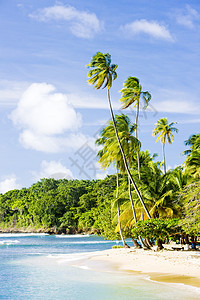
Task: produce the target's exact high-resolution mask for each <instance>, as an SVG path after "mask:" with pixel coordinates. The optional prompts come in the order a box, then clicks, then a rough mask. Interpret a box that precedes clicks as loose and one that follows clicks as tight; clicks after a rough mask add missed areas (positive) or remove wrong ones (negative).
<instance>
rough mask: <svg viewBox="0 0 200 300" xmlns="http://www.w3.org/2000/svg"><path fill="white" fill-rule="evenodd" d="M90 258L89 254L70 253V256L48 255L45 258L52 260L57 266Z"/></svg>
mask: <svg viewBox="0 0 200 300" xmlns="http://www.w3.org/2000/svg"><path fill="white" fill-rule="evenodd" d="M90 256H91V252H81V253H70V254H49V255H48V256H47V257H48V258H50V259H54V260H56V261H57V263H58V264H61V263H66V262H72V261H76V260H82V259H85V258H88V257H90Z"/></svg>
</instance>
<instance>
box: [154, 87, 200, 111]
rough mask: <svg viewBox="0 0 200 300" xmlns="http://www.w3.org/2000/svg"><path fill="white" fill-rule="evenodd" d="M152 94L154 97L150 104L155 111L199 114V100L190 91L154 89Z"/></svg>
mask: <svg viewBox="0 0 200 300" xmlns="http://www.w3.org/2000/svg"><path fill="white" fill-rule="evenodd" d="M152 95H154V97H153V98H152V101H151V105H152V106H153V108H154V111H155V112H156V111H160V112H172V113H184V114H200V104H199V101H198V99H196V97H195V95H193V96H192V95H191V93H188V92H184V91H178V90H170V89H159V90H158V89H155V91H154V92H152ZM188 99H189V100H188Z"/></svg>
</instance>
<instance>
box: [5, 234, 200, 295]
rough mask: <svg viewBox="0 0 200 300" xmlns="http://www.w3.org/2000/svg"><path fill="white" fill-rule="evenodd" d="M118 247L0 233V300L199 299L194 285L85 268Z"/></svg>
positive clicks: (96, 240) (92, 240)
mask: <svg viewBox="0 0 200 300" xmlns="http://www.w3.org/2000/svg"><path fill="white" fill-rule="evenodd" d="M115 244H116V242H115V241H105V240H104V239H103V238H101V237H97V236H77V235H76V236H75V235H72V236H63V235H61V236H58V235H57V236H56V235H54V236H51V235H33V234H29V235H27V234H0V299H26V300H27V299H70V300H75V299H80V300H86V299H87V300H90V299H95V300H98V299H102V300H104V299H120V300H123V299H148V300H157V299H161V300H164V299H168V300H169V299H172V300H174V299H181V300H185V299H200V294H198V291H197V289H195V288H192V287H191V288H190V287H187V286H184V285H175V284H174V285H173V284H172V285H170V284H163V283H157V282H152V281H150V280H148V279H147V278H144V277H142V276H138V275H130V274H127V273H120V272H114V271H108V269H106V271H103V269H99V266H98V270H95V269H97V268H95V262H94V263H93V264H94V265H93V268H92V269H91V268H90V264H89V265H87V260H86V259H85V258H87V257H89V256H90V253H91V252H94V251H101V250H105V249H110V248H111V247H112V246H113V245H115ZM80 262H81V263H80ZM97 264H98V263H97Z"/></svg>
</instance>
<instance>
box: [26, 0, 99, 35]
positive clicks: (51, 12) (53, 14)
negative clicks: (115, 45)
mask: <svg viewBox="0 0 200 300" xmlns="http://www.w3.org/2000/svg"><path fill="white" fill-rule="evenodd" d="M30 17H32V18H35V19H37V20H39V21H42V22H47V21H50V20H55V21H62V20H63V21H66V22H68V23H69V29H70V31H71V32H72V34H74V35H75V36H77V37H80V38H92V37H93V36H94V35H95V34H96V33H98V32H99V31H100V30H101V28H102V24H101V22H100V21H99V19H98V18H97V16H96V15H95V14H94V13H89V12H86V11H79V10H77V9H76V8H75V7H73V6H63V5H55V6H50V7H46V8H44V9H40V10H39V11H37V12H35V13H33V14H31V15H30Z"/></svg>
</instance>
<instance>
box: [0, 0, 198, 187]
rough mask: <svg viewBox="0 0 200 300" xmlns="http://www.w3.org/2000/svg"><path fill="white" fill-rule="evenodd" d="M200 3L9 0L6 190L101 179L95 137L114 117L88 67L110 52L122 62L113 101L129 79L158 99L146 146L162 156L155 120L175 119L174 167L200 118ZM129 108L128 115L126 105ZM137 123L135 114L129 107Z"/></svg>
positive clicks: (4, 49) (4, 82)
mask: <svg viewBox="0 0 200 300" xmlns="http://www.w3.org/2000/svg"><path fill="white" fill-rule="evenodd" d="M199 37H200V3H199V1H198V0H190V1H179V0H169V1H158V0H152V1H149V0H140V1H136V0H124V1H115V2H113V1H105V0H103V1H96V0H87V1H81V0H77V1H76V0H75V1H49V0H9V1H0V53H1V61H0V123H1V124H0V136H1V144H0V154H1V155H0V160H1V168H0V192H5V191H7V190H9V189H13V188H21V187H28V186H30V185H31V184H32V183H33V182H36V181H37V180H39V179H40V178H44V177H54V178H64V177H65V178H78V179H81V178H84V179H92V178H102V176H104V175H105V173H104V174H103V173H102V171H101V170H100V169H99V168H98V166H97V164H96V160H95V148H94V141H95V138H96V137H97V136H98V132H99V130H100V129H101V128H102V126H104V125H105V124H106V121H107V120H108V119H109V118H110V114H109V110H108V104H107V99H106V91H105V90H99V91H95V90H94V88H93V87H91V86H89V85H88V84H87V71H88V70H87V68H86V64H88V63H89V62H90V59H91V57H92V56H93V55H94V54H95V53H96V52H97V51H101V52H103V53H106V52H109V53H110V54H111V56H112V62H113V63H115V64H118V69H117V72H118V78H117V80H116V81H115V82H114V83H113V87H112V89H111V97H112V102H113V107H114V109H115V113H117V114H118V113H121V112H122V111H121V109H120V104H119V98H120V93H119V90H120V89H121V88H122V87H123V82H124V81H125V80H126V79H127V77H128V76H135V77H138V78H139V79H140V82H141V84H142V87H143V90H144V91H145V90H148V91H149V92H150V93H151V95H152V100H151V106H150V107H149V109H148V111H147V112H146V113H144V112H141V114H140V121H139V123H140V124H139V125H140V127H139V138H140V139H141V142H142V149H143V150H145V149H148V150H149V151H150V152H151V153H152V154H153V153H158V154H159V157H158V159H159V160H162V152H161V150H162V147H161V144H160V143H159V142H158V143H155V138H153V137H152V130H153V128H154V124H155V123H156V121H157V120H158V119H160V118H162V117H167V118H168V121H169V122H172V121H176V122H177V128H178V129H179V133H178V134H175V141H174V143H173V144H172V145H167V146H166V151H167V155H166V156H167V165H168V168H170V167H172V168H173V167H175V166H176V165H179V164H181V163H182V162H183V161H184V157H183V156H181V155H180V154H181V152H183V151H184V150H185V146H184V141H185V140H186V139H187V138H188V137H189V136H190V135H191V134H194V133H197V132H199V124H200V101H199V94H200V84H199V82H200V75H199V74H200V73H199V69H200V52H199V49H200V38H199ZM124 113H125V111H124ZM126 113H127V114H128V115H129V117H130V118H131V120H132V121H133V122H134V119H135V113H134V110H127V111H126Z"/></svg>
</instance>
